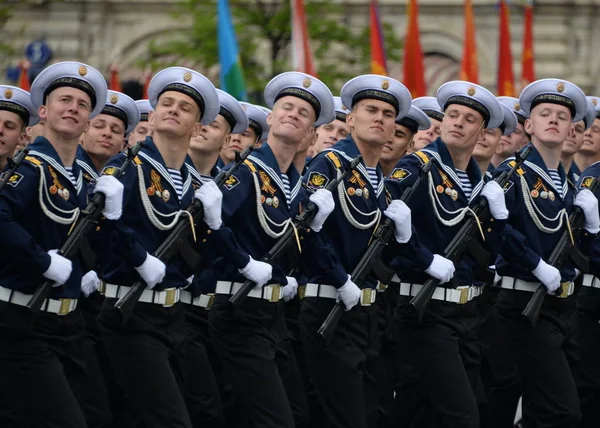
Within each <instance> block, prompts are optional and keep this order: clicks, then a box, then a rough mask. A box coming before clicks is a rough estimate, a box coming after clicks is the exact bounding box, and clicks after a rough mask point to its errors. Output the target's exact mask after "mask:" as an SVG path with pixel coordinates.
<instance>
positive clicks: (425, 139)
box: [412, 117, 442, 152]
mask: <svg viewBox="0 0 600 428" xmlns="http://www.w3.org/2000/svg"><path fill="white" fill-rule="evenodd" d="M429 120H430V121H431V126H430V127H429V129H424V130H422V131H417V132H416V133H415V138H414V139H413V144H412V146H413V147H412V151H414V152H416V151H418V150H421V149H422V148H424V147H426V146H428V145H429V144H431V143H433V141H434V140H435V139H436V138H437V137H439V136H440V126H441V125H442V122H440V121H439V120H437V119H433V118H431V117H430V118H429Z"/></svg>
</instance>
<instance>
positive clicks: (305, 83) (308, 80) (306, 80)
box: [302, 78, 312, 88]
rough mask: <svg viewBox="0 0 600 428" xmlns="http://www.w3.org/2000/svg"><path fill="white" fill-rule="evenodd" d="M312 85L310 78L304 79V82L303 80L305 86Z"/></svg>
mask: <svg viewBox="0 0 600 428" xmlns="http://www.w3.org/2000/svg"><path fill="white" fill-rule="evenodd" d="M310 85H312V82H311V81H310V79H308V78H306V79H304V82H302V86H304V87H305V88H308V87H310Z"/></svg>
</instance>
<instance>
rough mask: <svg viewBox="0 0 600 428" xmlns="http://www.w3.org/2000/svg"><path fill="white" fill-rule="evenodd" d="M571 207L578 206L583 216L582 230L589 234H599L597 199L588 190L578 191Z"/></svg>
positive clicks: (599, 223) (599, 221) (599, 219)
mask: <svg viewBox="0 0 600 428" xmlns="http://www.w3.org/2000/svg"><path fill="white" fill-rule="evenodd" d="M573 205H575V206H578V207H579V208H581V210H582V211H583V214H584V215H585V223H584V225H583V227H584V229H585V230H587V231H588V232H590V233H598V232H600V216H599V215H598V199H596V197H595V196H594V194H593V193H592V192H591V191H590V190H588V189H583V190H580V191H579V193H578V194H577V196H575V201H574V202H573Z"/></svg>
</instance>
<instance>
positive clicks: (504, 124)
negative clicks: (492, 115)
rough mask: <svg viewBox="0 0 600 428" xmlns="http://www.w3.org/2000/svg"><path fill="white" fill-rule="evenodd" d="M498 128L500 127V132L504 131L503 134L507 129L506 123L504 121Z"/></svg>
mask: <svg viewBox="0 0 600 428" xmlns="http://www.w3.org/2000/svg"><path fill="white" fill-rule="evenodd" d="M498 128H499V129H500V132H502V135H504V131H506V123H504V122H502V123H501V124H500V126H499V127H498Z"/></svg>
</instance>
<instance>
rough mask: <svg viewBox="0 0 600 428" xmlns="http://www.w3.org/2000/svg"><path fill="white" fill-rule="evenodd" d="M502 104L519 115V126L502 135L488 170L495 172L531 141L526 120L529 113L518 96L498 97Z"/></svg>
mask: <svg viewBox="0 0 600 428" xmlns="http://www.w3.org/2000/svg"><path fill="white" fill-rule="evenodd" d="M498 101H499V102H500V104H503V105H505V106H506V107H508V108H509V109H510V110H512V112H513V113H514V114H515V116H516V117H517V122H518V123H517V127H516V128H515V130H514V131H513V132H511V133H510V134H508V135H503V136H502V137H500V143H499V144H498V149H497V150H496V153H494V156H492V161H491V165H490V167H489V168H488V171H490V172H491V173H493V172H494V169H496V168H497V167H498V165H500V164H501V163H502V162H504V161H505V160H506V159H508V158H509V157H511V156H514V154H515V152H518V151H519V150H521V148H522V147H524V146H525V145H527V143H528V142H529V136H528V135H527V133H526V132H525V121H526V120H527V119H528V118H529V116H528V115H527V113H525V112H524V111H523V109H522V108H521V104H519V99H518V98H513V97H498Z"/></svg>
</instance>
